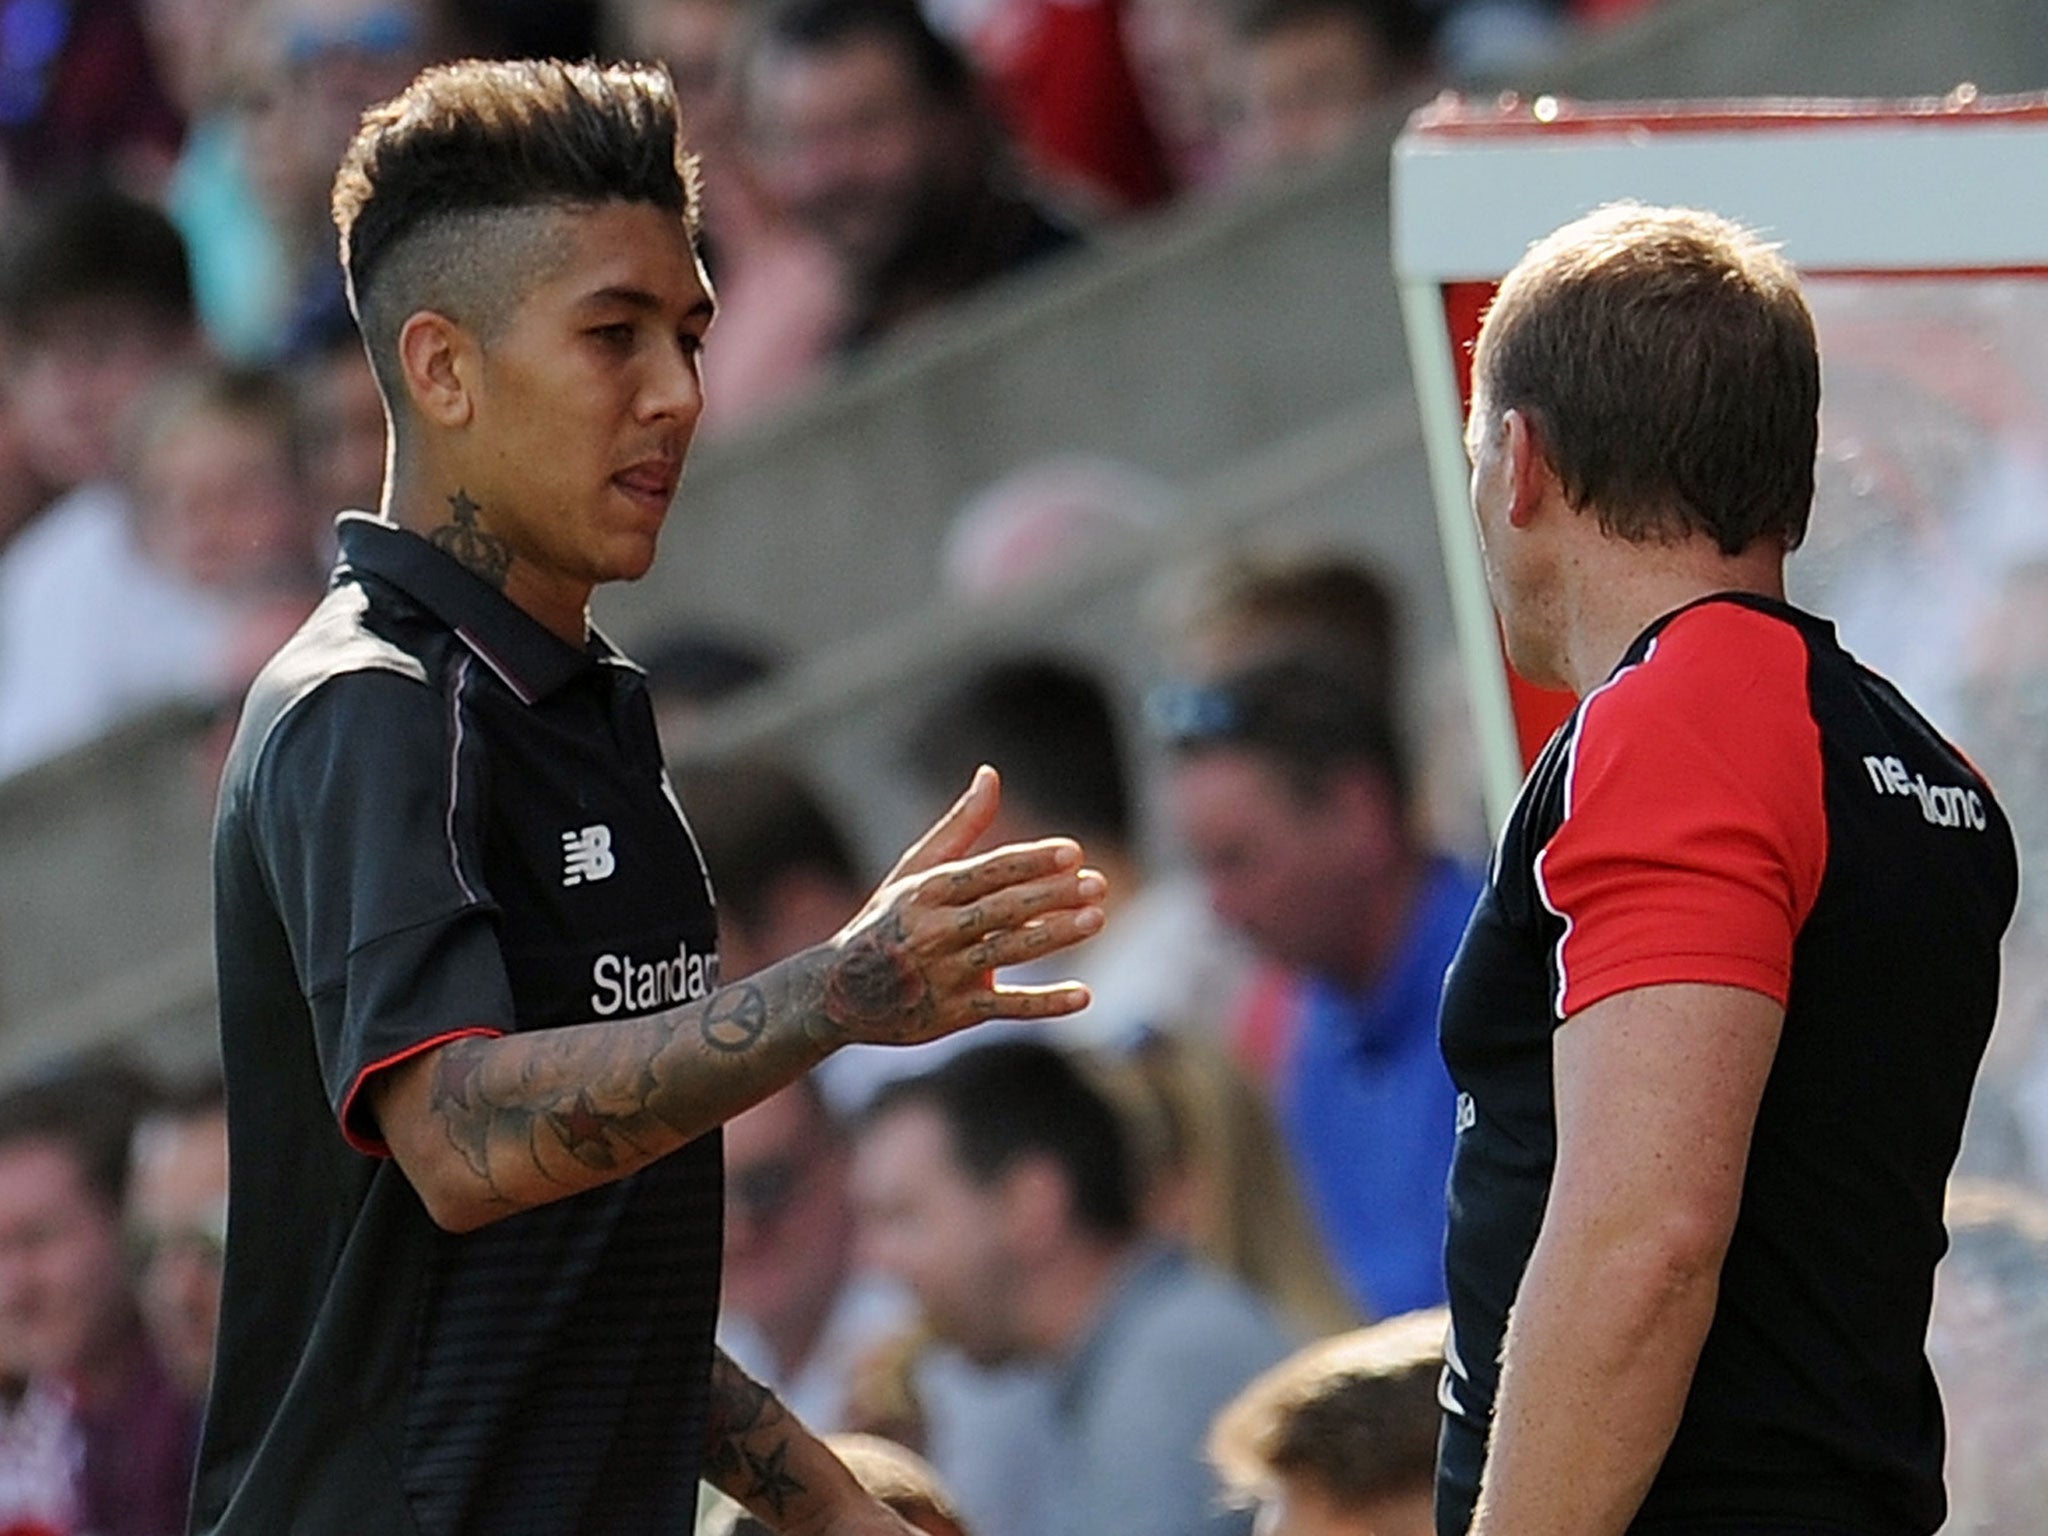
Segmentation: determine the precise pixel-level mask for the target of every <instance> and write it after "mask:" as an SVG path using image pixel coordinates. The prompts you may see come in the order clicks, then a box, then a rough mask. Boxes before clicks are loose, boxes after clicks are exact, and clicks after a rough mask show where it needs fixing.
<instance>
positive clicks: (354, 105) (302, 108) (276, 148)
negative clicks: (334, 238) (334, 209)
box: [244, 0, 433, 259]
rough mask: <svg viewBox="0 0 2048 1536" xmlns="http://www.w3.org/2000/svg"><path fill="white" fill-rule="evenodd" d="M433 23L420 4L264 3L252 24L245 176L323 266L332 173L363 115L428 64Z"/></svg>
mask: <svg viewBox="0 0 2048 1536" xmlns="http://www.w3.org/2000/svg"><path fill="white" fill-rule="evenodd" d="M429 22H430V18H429V16H428V14H427V12H426V9H425V7H424V6H423V5H421V4H420V3H418V0H269V3H267V4H265V5H264V6H262V7H261V8H259V9H258V10H257V11H256V12H255V13H254V14H253V17H252V19H251V36H252V37H253V38H254V39H255V41H254V43H253V44H252V46H251V48H250V55H251V56H250V57H249V58H248V60H247V61H246V63H245V68H246V70H247V72H248V75H249V82H248V88H247V93H246V98H245V103H244V105H245V109H246V115H247V120H248V133H249V137H248V149H249V160H250V170H251V173H252V176H253V179H254V180H255V181H256V183H257V186H258V189H259V191H260V192H261V194H262V196H263V199H264V201H265V203H266V204H267V205H268V206H269V208H270V210H271V212H272V214H273V216H274V217H276V218H277V219H278V221H279V223H280V224H281V225H282V226H283V227H284V228H285V229H287V230H289V231H292V232H293V235H294V236H295V238H296V240H297V241H300V242H305V243H307V244H308V245H309V246H317V247H318V248H319V249H320V251H321V253H322V256H323V258H324V259H331V258H328V257H326V256H325V253H326V242H327V240H328V238H329V237H330V236H331V235H332V230H331V229H330V228H329V227H328V224H327V208H328V196H329V193H330V192H331V191H332V189H333V184H334V171H335V167H336V166H338V165H340V163H341V157H342V152H343V151H344V150H346V149H347V148H348V145H349V141H350V140H351V139H353V138H354V137H355V133H356V129H357V128H358V127H359V126H360V125H361V122H362V115H363V110H364V109H365V108H366V107H369V106H372V105H374V104H375V103H377V102H380V101H384V100H387V99H388V98H390V97H392V96H395V95H397V94H398V93H399V92H400V91H402V90H404V89H405V87H406V85H407V84H408V83H410V81H411V80H412V77H413V76H414V75H415V74H417V73H418V72H419V70H420V68H421V67H422V66H423V65H424V64H426V62H427V60H428V57H429V51H430V48H431V46H432V41H433V39H432V38H431V36H430V32H431V28H430V25H429Z"/></svg>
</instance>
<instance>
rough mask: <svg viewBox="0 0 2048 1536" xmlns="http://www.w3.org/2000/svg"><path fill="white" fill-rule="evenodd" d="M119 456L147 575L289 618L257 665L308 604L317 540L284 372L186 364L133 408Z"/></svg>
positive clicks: (313, 590) (317, 564)
mask: <svg viewBox="0 0 2048 1536" xmlns="http://www.w3.org/2000/svg"><path fill="white" fill-rule="evenodd" d="M129 458H130V460H131V463H130V467H129V471H128V475H127V479H128V482H129V484H130V486H131V487H132V492H131V494H132V496H133V499H134V509H135V523H136V538H137V542H138V543H139V544H140V546H141V548H142V552H143V555H144V557H145V558H146V559H148V560H149V561H150V562H151V564H153V565H154V566H155V567H156V568H157V570H158V571H160V572H161V573H163V574H164V575H165V576H167V577H169V578H170V579H171V580H173V581H177V582H181V583H183V584H184V585H186V586H188V587H190V588H192V589H194V590H195V591H197V592H201V593H206V594H211V595H213V596H215V597H217V598H219V599H220V600H221V601H222V602H223V604H225V605H229V606H230V607H231V608H232V609H233V610H234V612H235V613H236V616H237V617H241V616H244V615H246V616H248V617H250V618H256V617H258V616H259V615H261V614H262V612H263V610H264V609H266V608H268V607H271V606H273V605H281V606H282V608H283V611H284V612H285V613H286V614H287V615H289V617H288V619H287V620H286V621H285V622H284V623H283V627H282V628H280V629H277V630H276V631H275V633H272V634H270V635H269V636H268V641H269V643H268V644H267V645H266V646H265V648H264V650H263V651H262V653H261V654H260V655H259V656H258V657H257V661H261V660H262V658H263V657H264V656H267V655H268V654H269V652H270V651H271V650H274V649H275V648H276V646H277V644H278V643H280V642H281V641H282V640H283V638H284V636H285V635H286V634H289V633H290V632H291V630H292V629H293V628H295V627H296V626H297V624H298V622H299V620H300V619H303V618H304V617H305V616H306V614H307V613H308V612H310V611H311V610H312V606H313V601H314V599H316V598H317V597H318V596H319V592H320V585H321V583H320V580H319V577H320V575H321V574H322V564H323V563H322V560H321V558H320V557H321V555H322V553H323V552H324V550H323V546H324V543H325V538H324V528H322V527H318V526H316V523H315V519H314V517H313V515H312V512H311V507H312V505H313V503H312V499H311V497H310V495H309V494H308V491H307V487H306V483H305V476H304V473H303V463H302V454H301V443H300V431H299V423H298V419H297V416H296V414H295V412H294V411H293V408H292V399H291V393H290V390H289V388H288V387H287V385H286V383H285V380H284V378H283V377H282V376H281V375H278V374H274V373H271V372H268V371H265V370H261V369H229V368H197V369H192V370H189V371H187V372H186V373H184V374H181V375H180V376H178V377H176V378H173V379H170V380H167V381H166V382H165V383H164V384H163V385H161V386H159V387H158V388H157V389H156V390H155V391H153V392H152V394H151V396H150V398H149V399H147V400H146V401H144V402H143V404H142V406H141V407H140V409H139V410H138V412H137V420H136V430H135V434H134V442H133V446H132V448H131V450H130V453H129ZM321 522H323V523H324V519H322V520H321ZM254 670H255V666H254V663H251V664H250V665H249V666H248V668H247V669H246V670H245V671H242V672H241V673H240V681H242V682H246V681H247V680H248V678H249V677H250V676H252V675H253V674H254Z"/></svg>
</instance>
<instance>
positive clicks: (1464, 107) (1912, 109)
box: [1407, 91, 2048, 139]
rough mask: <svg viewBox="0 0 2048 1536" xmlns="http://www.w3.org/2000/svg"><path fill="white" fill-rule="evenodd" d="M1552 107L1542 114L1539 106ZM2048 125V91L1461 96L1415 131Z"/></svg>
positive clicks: (1425, 117)
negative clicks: (1892, 96)
mask: <svg viewBox="0 0 2048 1536" xmlns="http://www.w3.org/2000/svg"><path fill="white" fill-rule="evenodd" d="M1538 101H1543V102H1545V103H1547V104H1548V105H1547V108H1546V115H1545V116H1544V117H1541V118H1539V117H1537V116H1536V103H1537V102H1538ZM2040 122H2048V93H2040V92H2035V93H2030V94H2027V95H2011V96H1971V97H1969V98H1968V99H1958V98H1956V97H1955V96H1953V95H1950V96H1927V97H1921V98H1918V99H1915V100H1912V101H1905V102H1897V101H1890V102H1888V101H1880V100H1875V99H1862V98H1858V99H1849V100H1828V99H1825V98H1806V97H1794V96H1786V97H1776V98H1766V99H1763V100H1758V101H1748V102H1736V101H1709V102H1683V101H1633V102H1593V101H1574V100H1572V99H1571V98H1570V97H1565V96H1545V95H1542V94H1541V93H1538V94H1537V95H1534V96H1521V95H1518V94H1516V93H1514V92H1512V91H1510V92H1506V93H1503V94H1502V95H1501V96H1499V97H1497V98H1495V99H1493V100H1491V101H1488V102H1484V103H1481V102H1474V101H1471V100H1468V99H1467V98H1465V97H1462V96H1458V95H1455V94H1453V93H1449V92H1447V93H1445V94H1444V95H1442V96H1439V97H1438V98H1437V99H1436V100H1435V101H1433V102H1431V103H1430V104H1429V105H1428V106H1425V107H1419V108H1417V109H1416V111H1415V112H1414V113H1413V114H1412V115H1411V116H1410V117H1409V119H1408V127H1407V131H1408V132H1409V133H1411V134H1414V135H1415V136H1416V137H1418V138H1429V139H1478V138H1484V139H1508V138H1536V137H1541V136H1544V135H1553V136H1554V135H1560V134H1562V135H1569V136H1571V137H1574V138H1579V137H1587V136H1594V135H1601V134H1623V133H1633V132H1646V133H1657V134H1707V133H1782V132H1798V133H1811V132H1815V131H1819V130H1824V129H1829V128H1854V127H1914V128H1983V127H1992V126H2004V125H2008V124H2013V123H2040Z"/></svg>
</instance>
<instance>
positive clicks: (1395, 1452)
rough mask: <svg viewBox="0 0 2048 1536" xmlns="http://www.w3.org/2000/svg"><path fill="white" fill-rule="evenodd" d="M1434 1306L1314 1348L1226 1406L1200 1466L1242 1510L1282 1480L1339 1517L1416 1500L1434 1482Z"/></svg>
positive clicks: (1439, 1366)
mask: <svg viewBox="0 0 2048 1536" xmlns="http://www.w3.org/2000/svg"><path fill="white" fill-rule="evenodd" d="M1449 1323H1450V1314H1449V1313H1448V1311H1447V1310H1446V1309H1444V1308H1443V1307H1431V1308H1430V1309H1428V1310H1427V1311H1422V1312H1406V1313H1403V1314H1402V1315H1401V1316H1399V1317H1394V1318H1389V1319H1388V1320H1387V1321H1385V1322H1383V1323H1375V1324H1374V1325H1373V1326H1372V1327H1370V1328H1357V1329H1353V1330H1352V1331H1351V1332H1349V1333H1340V1334H1337V1335H1336V1336H1335V1337H1333V1338H1327V1339H1322V1340H1319V1341H1318V1342H1316V1343H1314V1344H1311V1345H1309V1346H1308V1347H1307V1348H1305V1349H1302V1350H1298V1351H1296V1352H1295V1353H1294V1354H1292V1355H1289V1356H1288V1357H1287V1358H1286V1359H1285V1360H1282V1361H1281V1362H1280V1363H1279V1364H1278V1365H1276V1366H1274V1367H1273V1368H1272V1369H1271V1370H1269V1371H1267V1372H1266V1373H1265V1374H1264V1375H1261V1376H1258V1377H1255V1378H1253V1380H1252V1382H1251V1384H1250V1385H1249V1386H1247V1387H1246V1388H1245V1389H1244V1390H1243V1391H1241V1392H1240V1393H1238V1395H1237V1396H1236V1397H1234V1398H1232V1399H1231V1401H1230V1402H1229V1403H1227V1404H1226V1405H1225V1406H1224V1408H1223V1411H1222V1412H1220V1413H1219V1414H1217V1415H1216V1420H1215V1423H1214V1424H1212V1425H1211V1426H1210V1429H1209V1460H1210V1461H1211V1462H1213V1463H1214V1464H1215V1466H1216V1469H1217V1471H1218V1472H1220V1473H1221V1474H1222V1477H1223V1482H1224V1485H1225V1486H1226V1487H1227V1488H1228V1489H1229V1490H1230V1492H1231V1494H1232V1495H1233V1496H1234V1497H1235V1498H1237V1499H1239V1500H1241V1501H1243V1502H1246V1503H1251V1502H1255V1501H1256V1500H1258V1499H1260V1498H1262V1497H1266V1496H1268V1495H1270V1494H1271V1493H1272V1492H1273V1490H1274V1488H1275V1486H1276V1485H1277V1484H1278V1483H1280V1482H1281V1481H1283V1480H1288V1481H1298V1482H1304V1483H1307V1484H1309V1485H1310V1486H1311V1487H1313V1488H1315V1489H1316V1490H1317V1491H1318V1492H1320V1493H1321V1494H1323V1495H1324V1496H1325V1497H1326V1498H1328V1499H1329V1500H1330V1501H1331V1502H1332V1503H1333V1504H1335V1505H1337V1506H1338V1507H1339V1508H1340V1509H1346V1510H1357V1509H1360V1508H1361V1507H1362V1506H1364V1505H1366V1504H1368V1503H1370V1502H1371V1501H1373V1500H1376V1499H1384V1498H1389V1497H1395V1496H1399V1495H1403V1494H1409V1493H1414V1492H1418V1491H1421V1490H1424V1489H1427V1488H1428V1487H1430V1485H1431V1483H1432V1481H1433V1480H1434V1478H1435V1475H1436V1442H1437V1429H1438V1425H1439V1421H1440V1417H1441V1415H1440V1413H1439V1410H1438V1407H1437V1396H1436V1391H1437V1379H1438V1377H1439V1376H1441V1375H1442V1373H1443V1363H1444V1334H1445V1331H1446V1329H1447V1328H1448V1327H1449Z"/></svg>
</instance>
